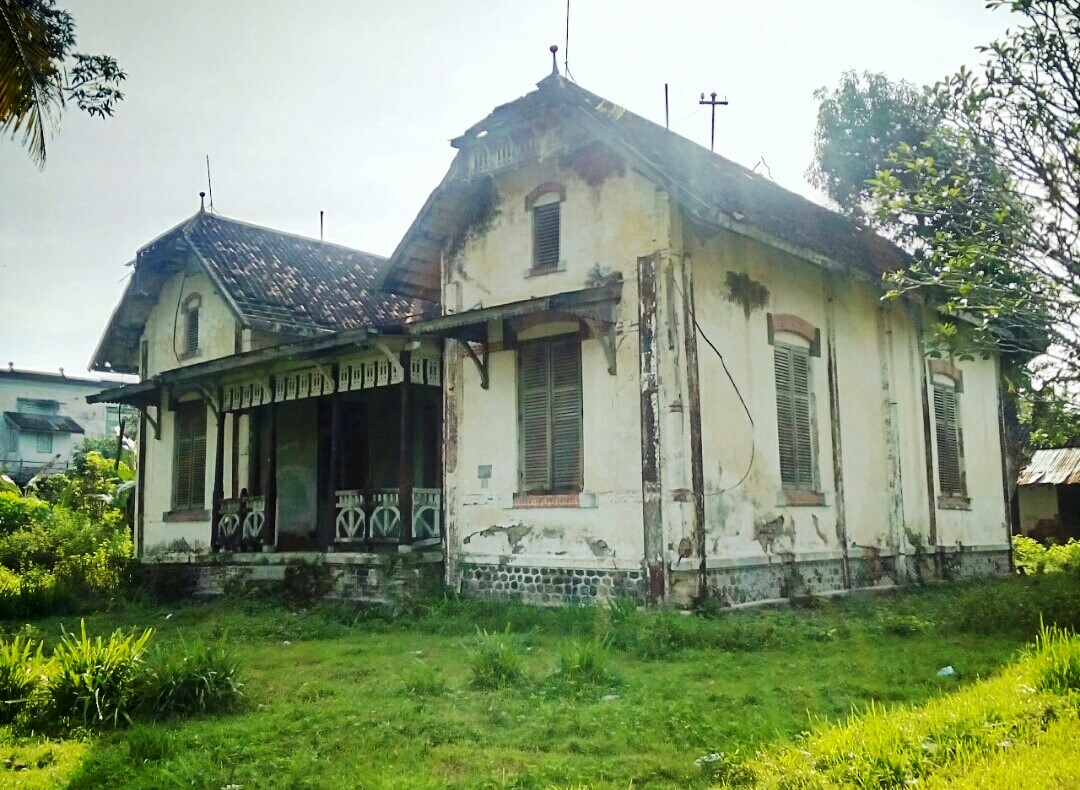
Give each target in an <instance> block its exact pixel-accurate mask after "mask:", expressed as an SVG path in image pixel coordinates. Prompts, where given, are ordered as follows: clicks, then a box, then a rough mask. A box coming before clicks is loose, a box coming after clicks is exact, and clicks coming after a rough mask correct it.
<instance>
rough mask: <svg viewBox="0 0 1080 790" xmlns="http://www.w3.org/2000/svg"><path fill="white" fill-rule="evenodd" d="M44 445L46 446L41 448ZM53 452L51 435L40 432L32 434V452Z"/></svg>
mask: <svg viewBox="0 0 1080 790" xmlns="http://www.w3.org/2000/svg"><path fill="white" fill-rule="evenodd" d="M45 440H48V441H45ZM42 445H46V446H44V447H43V446H42ZM52 451H53V435H52V434H51V433H46V432H44V431H41V432H39V433H36V434H34V452H38V453H50V454H51V453H52Z"/></svg>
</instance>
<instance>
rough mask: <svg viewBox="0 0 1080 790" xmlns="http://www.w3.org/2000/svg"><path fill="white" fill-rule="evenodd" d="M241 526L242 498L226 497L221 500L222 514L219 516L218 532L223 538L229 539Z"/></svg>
mask: <svg viewBox="0 0 1080 790" xmlns="http://www.w3.org/2000/svg"><path fill="white" fill-rule="evenodd" d="M239 527H240V500H239V499H225V500H222V502H221V515H219V516H218V523H217V528H218V534H219V535H221V538H222V540H229V539H230V538H232V537H233V536H234V535H235V534H236V530H237V529H239Z"/></svg>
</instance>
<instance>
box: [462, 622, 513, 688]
mask: <svg viewBox="0 0 1080 790" xmlns="http://www.w3.org/2000/svg"><path fill="white" fill-rule="evenodd" d="M469 670H470V672H471V674H472V685H473V686H474V687H476V688H479V689H497V688H502V687H504V686H509V685H511V684H512V683H517V682H518V681H520V680H521V679H523V678H524V677H525V658H524V656H523V655H522V652H521V648H520V647H518V645H517V643H516V642H514V639H513V637H512V636H511V635H510V630H509V629H507V630H506V631H503V632H502V633H488V632H487V631H480V632H478V633H477V635H476V646H475V647H474V648H473V649H472V650H470V651H469Z"/></svg>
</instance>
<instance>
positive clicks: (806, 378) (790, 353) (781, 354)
mask: <svg viewBox="0 0 1080 790" xmlns="http://www.w3.org/2000/svg"><path fill="white" fill-rule="evenodd" d="M773 364H774V368H773V370H774V373H775V376H776V428H777V436H778V438H779V445H780V481H781V484H782V485H783V487H784V488H788V489H797V490H803V491H810V490H813V488H814V441H813V434H812V430H813V425H812V423H811V421H810V353H809V351H808V350H807V349H805V348H799V347H796V346H789V345H785V344H783V343H777V344H776V345H775V346H774V363H773Z"/></svg>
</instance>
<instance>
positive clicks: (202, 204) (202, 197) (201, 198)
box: [199, 192, 206, 214]
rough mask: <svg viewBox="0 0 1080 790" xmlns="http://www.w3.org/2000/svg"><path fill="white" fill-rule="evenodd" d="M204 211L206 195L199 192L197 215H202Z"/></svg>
mask: <svg viewBox="0 0 1080 790" xmlns="http://www.w3.org/2000/svg"><path fill="white" fill-rule="evenodd" d="M204 211H206V193H205V192H200V193H199V213H200V214H202V213H203V212H204Z"/></svg>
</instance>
